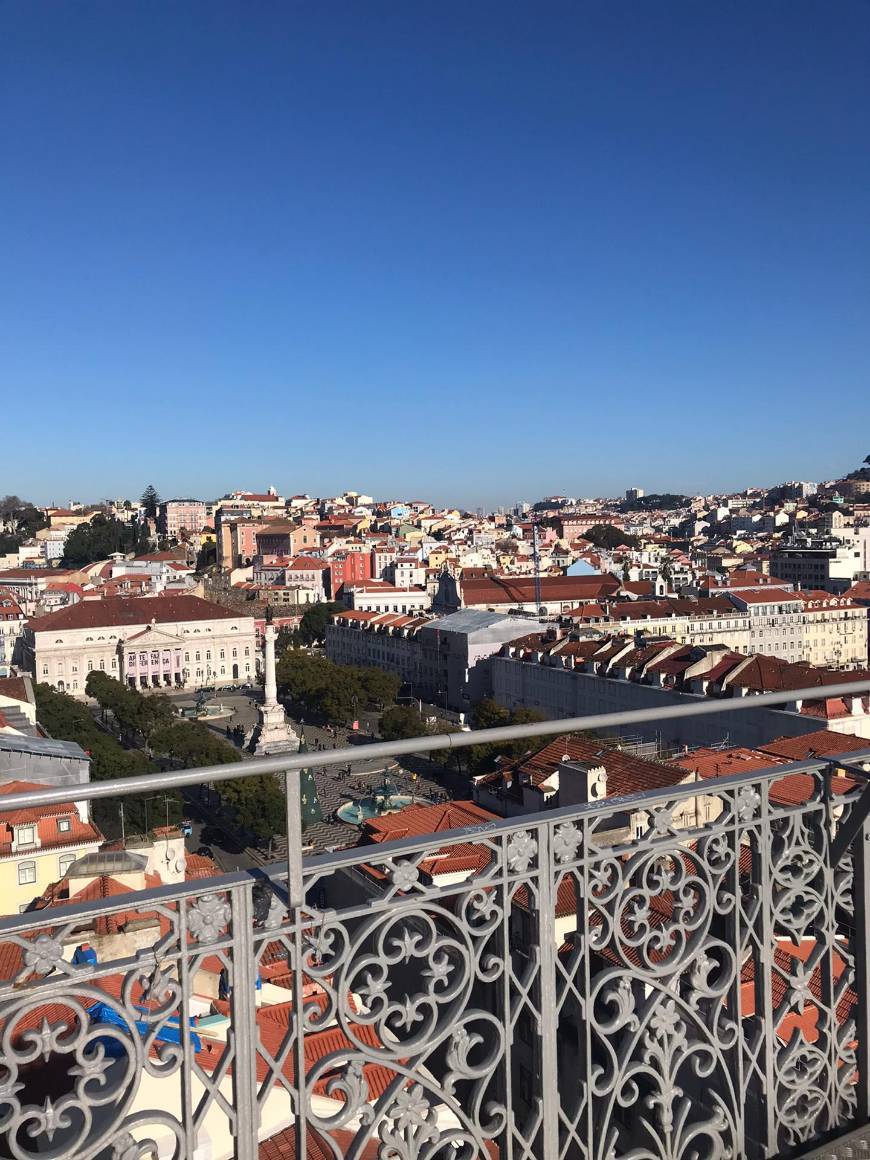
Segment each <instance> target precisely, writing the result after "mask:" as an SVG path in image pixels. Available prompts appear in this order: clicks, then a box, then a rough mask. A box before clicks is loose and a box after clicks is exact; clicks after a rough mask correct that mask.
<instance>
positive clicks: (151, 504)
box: [141, 483, 160, 520]
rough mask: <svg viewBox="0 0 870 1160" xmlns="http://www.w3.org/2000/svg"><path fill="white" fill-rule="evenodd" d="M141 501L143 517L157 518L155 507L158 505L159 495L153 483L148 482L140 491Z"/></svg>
mask: <svg viewBox="0 0 870 1160" xmlns="http://www.w3.org/2000/svg"><path fill="white" fill-rule="evenodd" d="M141 503H142V507H143V508H144V509H145V518H146V519H149V520H155V519H157V509H158V508H159V507H160V496H159V495H158V494H157V488H156V487H155V486H154V484H153V483H149V484H148V486H147V487H146V488H145V490H144V491H143V492H142V499H141Z"/></svg>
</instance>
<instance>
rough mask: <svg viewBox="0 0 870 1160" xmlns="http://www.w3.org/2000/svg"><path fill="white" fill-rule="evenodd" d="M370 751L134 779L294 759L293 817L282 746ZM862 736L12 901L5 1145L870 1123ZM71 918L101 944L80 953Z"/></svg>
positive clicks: (640, 1144)
mask: <svg viewBox="0 0 870 1160" xmlns="http://www.w3.org/2000/svg"><path fill="white" fill-rule="evenodd" d="M788 696H789V697H790V698H791V697H793V696H794V694H793V693H790V694H788ZM739 708H740V706H735V705H724V706H719V707H717V708H716V709H715V710H713V711H716V712H719V711H722V712H729V711H735V710H737V711H739ZM677 712H679V711H677ZM632 716H636V715H632V714H626V715H625V717H626V719H628V718H631V717H632ZM587 725H589V722H588V721H587ZM566 726H567V727H577V726H576V723H575V722H570V723H568V722H556V723H547V724H545V725H536V726H532V727H530V726H525V727H523V726H519V727H513V732H512V735H513V736H517V735H521V734H522V733H523V731H524V730H525V732H526V733H534V734H537V735H538V736H541V735H544V734H546V733H548V732H549V733H550V734H552V733H555V732H557V731H562V730H563V729H565V728H566ZM487 732H488V733H490V734H494V733H498V732H501V733H504V732H506V731H504V730H501V731H495V730H494V731H487ZM468 743H469V741H468V735H454V736H453V737H444V736H441V737H438V738H434V737H428V738H425V739H417V740H416V741H414V742H395V743H391V744H390V745H383V746H376V747H369V749H371V750H374V749H375V748H376V749H377V750H378V753H377V754H376V755H377V756H381V755H382V754H381V750H383V751H384V754H383V755H395V754H398V753H402V752H409V751H410V750H411V749H412V748H416V749H418V750H423V749H426V748H433V749H437V748H449V747H452V746H454V745H458V746H464V745H466V744H468ZM386 751H389V753H387V752H386ZM366 756H368V754H367V755H366ZM359 757H360V753H359V750H356V749H351V750H347V751H342V752H332V753H330V754H328V755H327V754H322V753H318V754H308V755H306V756H305V758H303V759H298V758H290V759H288V758H286V757H285V758H284V759H283V765H282V759H280V758H267V759H265V760H264V761H263V762H245V763H242V764H240V765H238V766H225V767H219V769H216V770H211V771H209V770H190V771H184V772H182V773H172V774H165V775H151V777H150V779H147V780H149V784H150V787H151V788H156V787H155V786H154V781H155V780H157V781H159V783H160V786H163V785H164V784H165V785H172V786H173V787H178V786H179V785H183V784H190V785H194V784H201V783H202V782H204V781H207V780H216V781H217V780H220V779H221V778H223V777H226V776H239V775H240V774H254V773H261V772H264V771H268V770H270V769H271V770H273V771H277V770H279V769H282V768H284V767H286V766H287V765H288V764H289V765H291V766H292V769H291V771H290V772H289V773H288V774H287V775H286V776H287V784H288V788H289V791H290V792H289V794H288V825H289V832H290V833H293V834H296V833H298V828H297V827H298V806H299V802H298V795H297V794H296V793H294V787H295V786H296V785H298V782H297V781H296V778H295V773H294V770H295V769H298V768H299V766H300V765H301V764H302V763H303V761H304V764H305V765H306V766H315V765H325V764H327V763H328V762H332V763H334V762H338V763H347V762H351V761H354V760H358V759H359ZM865 762H870V743H868V750H867V753H866V754H857V755H854V754H850V755H849V763H848V766H844V763H843V762H842V761H838V762H837V763H834V762H829V761H825V760H821V759H819V760H812V761H806V762H801V763H797V764H795V765H790V766H782V765H781V766H776V767H774V768H772V769H770V770H763V771H761V772H753V773H750V774H746V775H741V776H735V777H727V778H721V779H717V780H713V781H707V782H703V783H693V784H689V785H680V786H675V787H671V788H668V789H666V790H656V791H655V792H650V793H646V794H641V795H637V796H634V797H631V798H621V799H609V800H605V801H603V802H596V803H592V804H589V805H586V806H580V807H571V808H564V809H555V810H550V811H547V812H544V813H540V814H535V815H526V816H524V817H522V818H512V819H510V820H496V821H494V822H489V823H484V824H481V825H479V826H473V827H466V828H465V829H462V830H455V831H450V832H448V833H438V834H436V835H432V834H429V835H426V836H422V837H412V838H408V839H405V840H402V841H398V842H390V843H384V844H378V845H370V846H365V847H355V848H353V849H348V850H343V851H339V852H336V853H331V854H323V855H318V856H315V857H311V858H308V859H305V860H302V859H301V858H300V857H299V856H298V841H296V842H293V843H291V845H290V849H291V860H290V863H289V865H288V864H283V865H279V866H276V867H274V868H272V869H270V870H269V871H268V872H244V873H242V872H240V873H234V874H227V875H223V876H221V877H218V878H211V879H205V880H200V881H190V882H186V883H183V884H181V885H178V886H159V887H156V888H153V889H149V890H143V891H137V892H136V893H133V894H131V893H125V894H123V895H122V896H118V897H115V896H111V897H99V898H95V899H94V900H92V901H89V902H85V903H79V904H75V905H69V906H65V907H57V908H52V909H48V910H43V911H35V912H29V913H26V914H23V915H15V916H10V917H6V918H4V919H2V920H0V927H2V930H0V1026H2V1037H3V1038H2V1057H0V1132H2V1139H0V1153H2V1154H3V1155H9V1156H15V1157H19V1158H21V1157H31V1156H32V1157H37V1156H39V1157H42V1156H52V1157H76V1158H84V1160H89V1158H92V1157H99V1158H100V1160H109V1158H112V1160H134V1158H139V1157H178V1158H184V1160H187V1158H196V1160H219V1158H220V1157H228V1156H237V1157H240V1158H243V1160H252V1158H253V1157H256V1156H258V1154H259V1155H260V1156H262V1157H263V1158H264V1160H268V1158H271V1157H273V1156H275V1157H278V1156H296V1157H303V1156H304V1157H336V1158H338V1157H345V1156H346V1157H352V1158H355V1160H363V1158H370V1157H378V1158H380V1160H411V1158H412V1157H414V1158H416V1157H420V1158H423V1160H476V1158H480V1160H484V1158H487V1160H488V1158H495V1157H498V1158H502V1160H540V1158H543V1160H550V1158H553V1160H562V1158H565V1160H618V1158H619V1160H621V1158H625V1160H628V1158H631V1160H640V1158H656V1160H658V1158H661V1160H691V1158H697V1160H701V1158H705V1160H722V1158H725V1157H730V1158H737V1157H747V1158H755V1157H793V1156H795V1157H796V1156H810V1155H813V1156H818V1157H822V1156H832V1157H839V1156H845V1155H847V1154H848V1153H847V1152H846V1151H845V1150H842V1149H845V1148H846V1146H847V1143H848V1146H849V1147H851V1148H852V1149H853V1152H852V1154H853V1155H855V1156H859V1155H863V1154H864V1152H862V1151H861V1143H860V1141H861V1140H862V1139H863V1136H862V1131H863V1128H864V1125H866V1124H867V1122H868V1096H870V1069H868V1061H867V1051H868V1044H870V1012H868V1006H867V971H868V945H867V943H868V922H870V918H868V914H870V906H868V901H870V900H868V897H867V890H868V885H867V883H868V851H870V823H868V822H867V821H865V820H864V819H865V816H866V813H867V801H866V799H865V795H866V794H867V792H868V791H867V789H866V782H867V776H868V775H867V774H866V773H865V772H864V769H863V767H864V763H865ZM145 780H146V779H128V780H127V781H125V782H118V783H117V784H112V785H108V784H107V783H96V784H94V785H91V786H89V787H86V788H84V789H83V790H82V792H83V793H85V794H86V795H88V796H91V797H96V796H114V795H117V794H124V793H130V792H135V791H136V790H138V789H141V788H142V786H141V785H140V782H143V783H144V781H145ZM64 792H67V793H68V790H66V791H64V790H63V789H60V790H51V789H46V790H44V791H38V792H37V791H30V792H28V793H27V794H21V795H17V796H16V798H14V799H13V798H11V797H10V798H9V802H8V804H9V805H10V806H11V805H14V804H18V803H20V804H22V805H24V804H27V805H32V804H34V803H36V802H42V801H45V802H51V801H57V800H59V795H61V794H63V793H64ZM699 799H703V802H699ZM699 807H702V808H699ZM629 816H630V817H631V818H632V828H631V830H630V831H629V830H628V829H627V828H626V826H625V818H626V817H629ZM701 816H705V817H709V818H710V819H711V820H710V821H708V822H706V823H705V824H703V825H696V824H695V819H696V818H698V817H701ZM86 943H88V944H91V945H92V946H94V947H95V948H97V955H96V961H78V962H75V963H74V962H73V961H72V957H73V954H74V953H75V951H76V948H78V947H81V946H82V945H83V944H86ZM77 958H78V959H79V960H83V955H82V953H81V952H79V955H78V956H77ZM279 1134H283V1135H281V1136H280V1137H279V1139H280V1143H274V1138H275V1137H276V1136H278V1135H279ZM851 1136H854V1139H850V1137H851ZM267 1139H273V1144H272V1145H267V1144H265V1141H266V1140H267ZM261 1144H262V1148H261ZM270 1147H271V1148H273V1150H271V1151H270V1150H269V1148H270ZM259 1148H261V1150H260V1151H259V1153H258V1149H259ZM279 1148H283V1149H284V1150H283V1151H280V1150H278V1149H279Z"/></svg>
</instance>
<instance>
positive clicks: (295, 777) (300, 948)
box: [284, 769, 308, 1156]
mask: <svg viewBox="0 0 870 1160" xmlns="http://www.w3.org/2000/svg"><path fill="white" fill-rule="evenodd" d="M301 792H302V790H301V774H300V771H299V770H295V769H288V770H287V772H286V773H285V774H284V799H285V808H286V818H287V910H288V914H289V917H290V921H291V923H292V928H293V1022H294V1027H295V1031H296V1042H295V1044H294V1075H295V1087H296V1109H295V1113H296V1123H295V1136H296V1155H297V1156H307V1155H308V1120H307V1117H306V1106H305V1105H306V1098H305V1066H306V1064H305V1008H304V1003H303V996H302V988H303V983H304V978H303V973H302V970H303V960H304V956H305V947H304V943H303V938H302V925H301V924H302V907H303V904H304V902H305V883H304V879H303V876H302V797H301Z"/></svg>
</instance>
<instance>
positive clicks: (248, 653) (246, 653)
mask: <svg viewBox="0 0 870 1160" xmlns="http://www.w3.org/2000/svg"><path fill="white" fill-rule="evenodd" d="M250 655H251V650H250V649H249V648H248V646H247V645H245V656H246V657H249V656H250Z"/></svg>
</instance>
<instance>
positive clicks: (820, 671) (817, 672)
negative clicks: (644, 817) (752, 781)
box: [490, 629, 870, 748]
mask: <svg viewBox="0 0 870 1160" xmlns="http://www.w3.org/2000/svg"><path fill="white" fill-rule="evenodd" d="M490 669H491V680H492V689H493V696H494V697H495V699H496V700H497V701H498V702H499V703H500V704H502V705H504V706H505V707H506V708H509V709H514V708H527V709H537V710H538V711H540V712H541V713H543V714H544V715H545V716H547V717H551V718H556V717H584V716H589V715H598V714H611V713H622V712H626V711H629V710H635V709H654V710H659V711H662V712H664V711H665V710H666V709H668V708H671V707H678V706H681V705H685V704H690V703H693V702H694V703H697V702H699V701H701V700H702V699H703V698H706V697H711V698H721V697H747V698H751V696H752V695H753V694H755V693H766V692H774V691H782V690H786V691H787V690H789V689H795V690H797V689H803V688H811V687H818V689H819V694H818V697H813V698H812V699H811V700H809V699H808V700H806V701H804V700H798V699H796V700H795V701H792V702H788V703H786V704H785V705H784V706H782V707H781V708H776V709H768V708H754V707H753V706H752V705H751V703H749V702H747V705H746V708H745V710H744V711H743V712H741V713H739V714H737V715H733V716H730V717H729V718H728V719H727V721H725V720H724V719H721V718H718V717H716V716H709V717H706V716H698V717H692V718H687V719H684V720H682V721H668V722H664V723H659V722H656V721H652V722H648V723H639V724H637V725H636V726H633V727H632V728H633V730H635V731H636V732H637V733H638V734H639V735H640V736H642V737H643V738H644V739H645V740H649V741H655V742H657V743H658V744H659V745H660V746H661V747H662V748H668V747H669V746H679V745H683V744H691V745H711V744H715V743H718V742H721V740H722V739H723V737H724V736H726V735H728V736H730V737H731V739H732V740H735V741H738V742H739V743H740V744H743V745H750V746H753V745H757V744H758V743H759V742H761V741H763V740H764V739H765V738H767V737H771V736H775V735H778V734H783V733H789V734H795V735H799V734H802V733H806V732H809V731H810V730H812V729H817V728H818V727H819V724H820V721H824V722H825V723H826V724H827V726H828V727H829V728H831V729H833V730H836V731H841V732H851V733H856V734H858V735H860V736H864V737H870V697H868V695H867V693H866V689H865V690H864V691H860V690H859V691H858V692H856V693H855V694H854V695H852V696H849V697H845V698H843V697H838V698H829V697H826V696H825V692H824V687H825V686H826V685H831V684H837V683H839V682H841V681H843V679H844V676H845V674H843V673H842V672H840V671H837V670H835V669H826V668H819V667H816V666H813V665H810V664H807V663H803V662H802V663H792V662H789V661H786V660H783V659H782V658H779V657H771V656H765V655H762V654H753V655H751V656H749V655H746V654H745V653H741V652H739V651H736V650H732V649H728V648H725V647H723V646H721V645H692V644H684V643H681V642H679V641H676V640H673V639H669V638H659V639H650V638H643V637H639V636H636V635H632V636H602V637H597V638H594V639H590V638H588V637H587V638H585V639H580V638H578V637H577V636H576V635H573V634H569V635H567V636H566V635H563V634H560V632H559V630H558V629H557V630H550V631H549V632H548V633H541V634H539V635H538V636H537V639H532V638H529V640H527V641H520V642H518V643H516V644H510V643H509V644H506V645H505V646H504V647H503V649H502V650H501V652H500V653H499V654H498V655H496V656H493V657H492V658H491V660H490ZM848 675H849V677H852V676H854V678H855V680H856V682H858V681H862V680H864V681H866V679H867V677H868V674H867V670H864V671H855V672H853V673H850V674H848Z"/></svg>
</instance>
